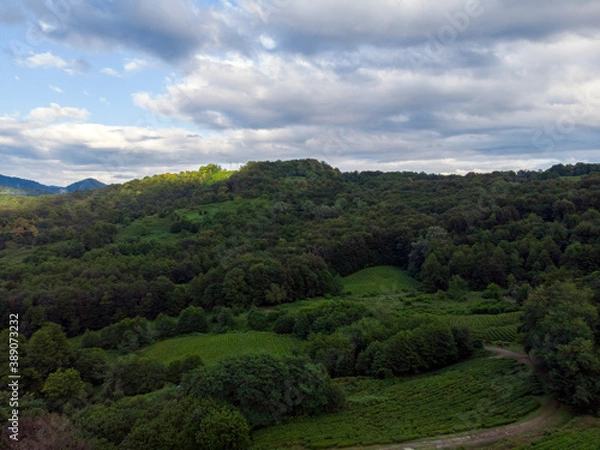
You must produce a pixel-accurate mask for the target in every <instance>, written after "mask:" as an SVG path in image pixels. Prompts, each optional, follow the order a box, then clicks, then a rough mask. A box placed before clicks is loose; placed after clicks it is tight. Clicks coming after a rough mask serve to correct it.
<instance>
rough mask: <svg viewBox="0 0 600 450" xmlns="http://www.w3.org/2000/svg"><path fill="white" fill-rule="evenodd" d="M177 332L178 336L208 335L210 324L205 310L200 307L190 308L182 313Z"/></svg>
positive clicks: (178, 320)
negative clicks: (190, 334) (191, 334)
mask: <svg viewBox="0 0 600 450" xmlns="http://www.w3.org/2000/svg"><path fill="white" fill-rule="evenodd" d="M176 331H177V334H188V333H206V332H207V331H208V322H207V321H206V314H205V313H204V310H203V309H202V308H200V307H199V306H188V307H187V308H186V309H184V310H183V311H181V313H179V318H178V319H177V327H176Z"/></svg>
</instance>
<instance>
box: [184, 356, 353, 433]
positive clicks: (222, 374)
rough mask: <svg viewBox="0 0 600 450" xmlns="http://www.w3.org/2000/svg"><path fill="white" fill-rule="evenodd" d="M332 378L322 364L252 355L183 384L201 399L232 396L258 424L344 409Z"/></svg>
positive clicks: (224, 361) (224, 363) (194, 374)
mask: <svg viewBox="0 0 600 450" xmlns="http://www.w3.org/2000/svg"><path fill="white" fill-rule="evenodd" d="M330 383H331V380H330V379H329V377H328V376H327V375H326V373H325V371H324V370H323V368H322V366H320V365H315V364H313V363H311V362H309V361H307V360H304V359H298V358H286V359H276V358H273V357H272V356H269V355H247V356H240V357H234V358H225V359H222V360H221V361H220V362H219V363H218V364H217V365H216V366H212V367H202V368H200V369H198V370H195V371H193V372H190V373H188V374H187V375H185V376H184V377H183V381H182V383H181V387H182V391H183V392H184V393H187V394H192V395H195V396H197V397H199V398H207V397H212V398H214V399H217V400H222V401H225V400H227V401H230V402H231V403H233V405H235V406H237V407H238V408H239V409H240V411H241V412H242V413H243V414H244V416H245V417H246V418H247V419H248V421H249V423H250V424H251V425H252V426H253V427H257V426H266V425H270V424H273V423H276V422H279V421H280V420H281V419H282V418H283V417H284V416H294V415H313V414H318V413H320V412H324V411H331V410H333V409H335V408H338V407H339V404H340V403H343V402H342V400H341V399H340V397H339V392H337V391H335V390H333V391H332V390H331V389H332V388H330V386H329V385H330Z"/></svg>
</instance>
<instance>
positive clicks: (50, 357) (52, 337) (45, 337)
mask: <svg viewBox="0 0 600 450" xmlns="http://www.w3.org/2000/svg"><path fill="white" fill-rule="evenodd" d="M70 354H71V346H70V345H69V341H68V340H67V336H66V335H65V333H63V331H62V330H61V328H60V326H58V325H56V324H54V323H51V324H48V325H45V326H44V327H43V328H41V329H39V330H38V331H36V332H35V333H33V336H31V339H30V340H29V348H28V355H27V358H28V360H29V363H30V365H31V366H32V367H33V368H35V369H36V370H37V371H38V372H39V374H40V375H41V376H42V377H44V378H45V377H47V376H48V375H49V374H50V373H52V372H55V371H57V370H58V369H60V368H64V367H68V366H69V357H70Z"/></svg>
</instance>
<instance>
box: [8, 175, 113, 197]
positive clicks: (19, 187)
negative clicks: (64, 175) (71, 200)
mask: <svg viewBox="0 0 600 450" xmlns="http://www.w3.org/2000/svg"><path fill="white" fill-rule="evenodd" d="M105 186H107V185H106V184H104V183H102V182H101V181H98V180H96V179H94V178H86V179H84V180H80V181H77V182H75V183H71V184H69V185H68V186H65V187H61V186H53V185H50V186H49V185H45V184H42V183H38V182H37V181H34V180H28V179H25V178H19V177H11V176H7V175H1V174H0V188H9V189H11V190H10V191H9V192H7V193H8V194H9V195H44V194H61V193H71V192H76V191H87V190H90V189H98V188H101V187H105Z"/></svg>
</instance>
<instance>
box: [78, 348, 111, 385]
mask: <svg viewBox="0 0 600 450" xmlns="http://www.w3.org/2000/svg"><path fill="white" fill-rule="evenodd" d="M73 366H74V368H75V369H76V370H77V371H79V373H80V374H81V379H82V380H83V381H85V382H87V383H92V384H94V385H99V384H102V382H103V381H104V377H105V376H106V372H107V370H108V357H107V356H106V352H105V351H104V350H102V349H101V348H82V349H81V350H78V351H77V353H76V355H75V362H74V364H73Z"/></svg>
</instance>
